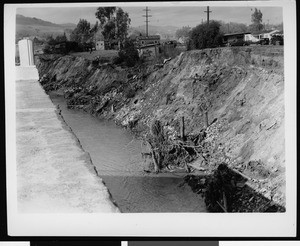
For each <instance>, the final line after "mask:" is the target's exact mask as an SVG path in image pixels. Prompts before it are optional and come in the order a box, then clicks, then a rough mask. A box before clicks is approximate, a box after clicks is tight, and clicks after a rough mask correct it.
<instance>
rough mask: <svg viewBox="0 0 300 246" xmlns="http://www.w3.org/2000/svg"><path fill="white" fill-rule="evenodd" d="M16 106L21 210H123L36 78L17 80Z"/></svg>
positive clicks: (19, 204) (38, 211)
mask: <svg viewBox="0 0 300 246" xmlns="http://www.w3.org/2000/svg"><path fill="white" fill-rule="evenodd" d="M16 105H17V108H16V138H17V139H16V146H17V195H18V211H19V212H25V213H27V212H28V213H40V212H42V213H44V212H46V213H47V212H50V213H102V212H105V213H106V212H108V213H111V212H120V211H119V209H118V208H117V207H116V206H115V205H114V203H113V202H112V200H111V197H110V194H109V191H108V189H107V187H106V186H105V185H104V184H103V182H102V180H101V178H100V177H98V176H97V174H96V172H95V170H94V166H93V164H92V163H91V160H90V157H89V154H88V153H86V152H85V151H84V150H83V149H82V148H81V145H80V143H79V141H78V139H77V138H76V136H75V135H74V134H73V133H72V131H71V130H70V128H69V127H68V126H67V125H66V124H65V122H64V121H63V119H62V118H60V116H59V111H58V109H56V107H55V106H54V105H53V104H52V102H51V100H50V98H49V96H48V95H47V94H46V93H45V92H44V90H43V89H42V87H41V86H40V84H39V82H38V81H36V80H26V81H24V80H23V81H21V80H18V81H16Z"/></svg>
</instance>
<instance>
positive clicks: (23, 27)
mask: <svg viewBox="0 0 300 246" xmlns="http://www.w3.org/2000/svg"><path fill="white" fill-rule="evenodd" d="M75 27H76V25H75V24H72V23H65V24H55V23H52V22H49V21H44V20H42V19H38V18H35V17H33V18H31V17H26V16H23V15H18V14H17V15H16V39H17V40H18V39H20V38H22V37H33V36H36V37H39V38H41V39H43V38H46V37H47V36H49V35H52V36H54V37H56V36H57V35H62V34H63V33H64V32H65V33H66V34H69V33H71V31H72V30H73V29H74V28H75Z"/></svg>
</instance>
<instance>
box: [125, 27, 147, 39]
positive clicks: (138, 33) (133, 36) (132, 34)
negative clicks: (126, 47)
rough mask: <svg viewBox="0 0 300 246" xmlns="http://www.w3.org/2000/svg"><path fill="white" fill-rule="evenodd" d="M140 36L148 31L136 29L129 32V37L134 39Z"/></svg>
mask: <svg viewBox="0 0 300 246" xmlns="http://www.w3.org/2000/svg"><path fill="white" fill-rule="evenodd" d="M138 36H146V32H145V31H143V30H141V31H139V30H136V29H134V30H132V31H131V33H130V34H129V38H130V39H132V40H135V39H136V37H138Z"/></svg>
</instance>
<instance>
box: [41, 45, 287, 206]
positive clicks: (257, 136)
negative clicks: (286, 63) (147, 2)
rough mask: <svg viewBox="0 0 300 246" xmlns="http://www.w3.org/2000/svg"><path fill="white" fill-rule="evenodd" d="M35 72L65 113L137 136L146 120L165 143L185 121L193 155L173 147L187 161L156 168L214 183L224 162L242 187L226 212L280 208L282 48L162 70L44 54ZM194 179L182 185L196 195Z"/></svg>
mask: <svg viewBox="0 0 300 246" xmlns="http://www.w3.org/2000/svg"><path fill="white" fill-rule="evenodd" d="M37 67H38V69H39V73H40V76H41V79H40V83H41V84H42V85H43V87H44V89H45V90H46V91H50V90H60V91H62V92H63V93H64V96H65V98H66V99H67V103H68V106H69V108H75V109H82V110H85V111H87V112H89V113H91V114H93V115H95V116H96V117H104V118H106V119H112V120H114V121H115V122H116V123H117V124H119V125H121V126H123V127H126V128H128V129H130V130H131V131H132V132H134V133H135V134H137V136H139V137H145V136H146V135H147V134H149V132H150V126H151V123H152V122H153V120H158V121H160V122H161V123H162V128H163V132H164V134H165V137H166V138H167V140H168V143H174V144H176V143H177V142H178V139H179V138H180V137H179V136H180V124H181V123H180V122H181V119H182V117H184V126H185V136H186V138H187V139H186V140H185V141H184V144H186V145H188V146H189V147H190V149H189V150H188V149H187V148H185V147H184V146H182V145H181V147H180V148H181V149H182V148H184V149H185V150H186V151H187V152H188V154H185V156H182V158H183V157H184V158H185V157H186V156H189V157H191V158H187V159H185V161H182V160H183V159H180V158H173V159H172V158H171V159H168V163H166V162H165V163H164V166H163V167H162V169H161V170H160V171H161V172H167V171H179V170H184V171H189V172H190V173H189V174H190V175H192V176H193V177H192V178H190V176H189V178H187V179H186V180H187V181H188V180H192V179H193V180H198V181H199V180H201V179H203V178H202V177H203V175H204V176H205V177H209V176H211V177H214V175H215V173H216V172H217V170H218V167H219V166H220V164H222V163H225V164H226V167H228V168H229V169H230V170H233V171H237V172H239V173H241V174H242V175H244V178H245V177H246V179H247V181H246V182H245V184H244V185H243V187H235V186H234V191H235V192H234V193H232V192H231V193H230V195H229V196H228V197H233V198H234V199H231V198H230V200H232V201H234V202H232V203H231V204H230V209H229V208H227V209H226V210H227V211H240V212H245V211H260V212H261V211H268V209H270V207H272V206H273V205H274V204H276V206H278V207H280V209H275V210H276V211H283V210H284V209H283V207H284V206H285V152H284V141H285V140H284V136H285V132H284V75H283V49H282V47H273V46H270V47H269V46H268V47H267V46H264V47H263V46H262V47H259V46H257V47H231V48H217V49H206V50H197V51H189V52H183V53H181V54H180V55H179V56H177V57H176V58H174V59H171V60H170V61H168V62H167V63H165V64H164V65H159V66H157V65H156V64H144V65H139V66H137V67H134V68H122V67H118V66H115V65H114V64H111V63H104V64H103V63H101V62H99V60H98V61H96V60H95V61H89V60H85V59H83V58H81V57H74V56H64V57H58V56H52V57H49V56H48V57H46V56H41V57H40V59H39V62H38V65H37ZM204 108H205V110H207V112H208V124H209V126H208V127H207V126H206V121H205V117H204V116H205V111H204V110H203V109H204ZM177 146H178V144H177ZM172 151H173V152H174V151H176V150H174V149H173V150H172V148H171V149H170V150H169V153H170V154H172V153H173V152H172ZM177 153H181V152H180V151H178V152H177ZM178 160H179V161H178ZM187 167H188V168H187ZM221 167H222V166H221ZM150 171H151V169H150ZM225 173H226V172H225ZM222 175H223V174H222ZM222 175H221V176H222ZM217 176H218V175H217ZM225 176H226V175H225ZM207 180H210V179H207ZM212 180H215V179H212ZM198 181H195V182H194V181H193V182H194V183H193V182H189V183H190V184H192V183H193V185H192V186H193V189H198V188H199V187H200V188H201V185H203V184H201V182H202V183H203V182H204V181H203V180H202V181H199V182H200V186H199V187H198V185H199V184H198V183H199V182H198ZM222 182H223V181H222ZM208 183H209V182H208V181H207V182H206V184H208ZM215 183H216V184H217V183H218V181H216V182H215ZM195 184H196V185H195ZM213 186H214V185H210V187H213ZM197 187H198V188H197ZM217 187H218V185H217ZM200 188H199V189H200ZM206 188H207V187H206ZM230 189H231V188H230ZM253 194H260V196H257V197H256V196H255V197H254V196H253ZM235 196H238V197H235ZM206 197H207V195H206ZM228 199H229V198H228ZM211 200H213V199H211ZM264 201H265V202H264ZM228 204H229V203H228ZM214 207H215V204H214ZM220 208H221V206H218V209H217V208H216V207H215V208H214V209H213V208H212V209H211V210H212V211H219V210H220ZM221 210H224V209H221Z"/></svg>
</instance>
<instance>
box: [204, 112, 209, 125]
mask: <svg viewBox="0 0 300 246" xmlns="http://www.w3.org/2000/svg"><path fill="white" fill-rule="evenodd" d="M204 124H205V128H207V127H208V126H209V124H208V111H207V110H205V111H204Z"/></svg>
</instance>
